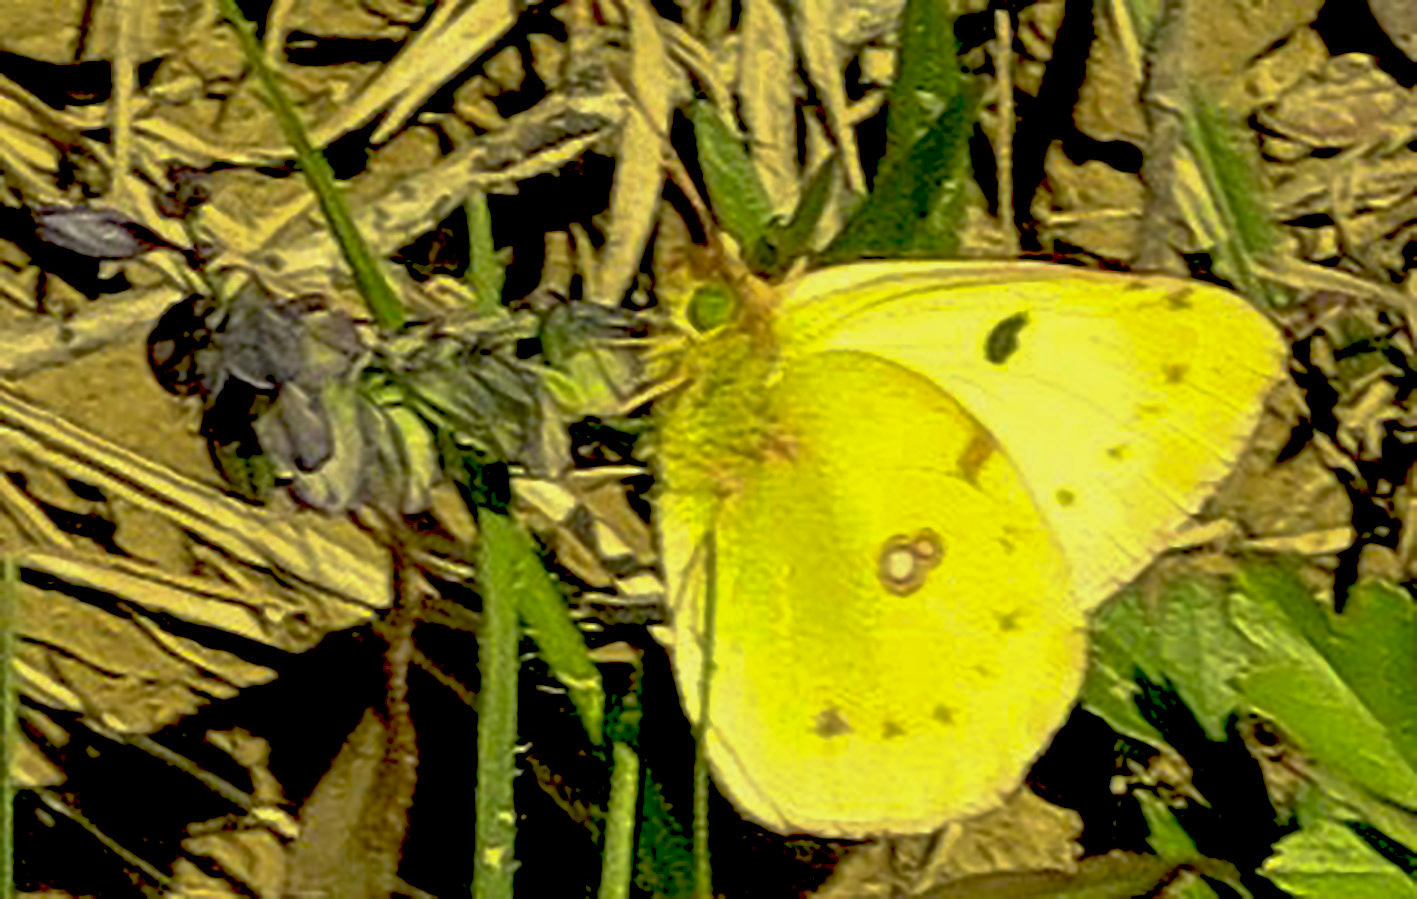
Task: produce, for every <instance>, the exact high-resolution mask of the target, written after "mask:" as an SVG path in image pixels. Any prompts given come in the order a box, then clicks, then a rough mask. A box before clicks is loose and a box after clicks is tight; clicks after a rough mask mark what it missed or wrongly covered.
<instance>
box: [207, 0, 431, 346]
mask: <svg viewBox="0 0 1417 899" xmlns="http://www.w3.org/2000/svg"><path fill="white" fill-rule="evenodd" d="M218 2H219V3H220V4H221V10H222V13H223V14H225V15H226V17H227V18H228V19H230V20H231V24H232V25H233V26H234V27H235V28H236V36H237V38H238V39H239V40H240V41H241V49H242V52H244V53H245V54H246V59H247V61H248V62H249V63H250V65H251V68H252V69H253V70H254V71H255V72H256V75H257V76H258V77H259V78H260V79H261V86H262V87H263V88H265V95H266V103H267V105H269V106H270V108H271V112H273V113H274V114H275V117H276V121H277V122H279V123H280V128H281V131H283V132H284V133H285V139H286V141H287V142H288V143H289V144H290V146H291V148H292V149H294V150H295V155H296V158H297V159H298V160H299V161H300V169H301V171H303V172H304V173H305V179H306V181H308V182H309V184H310V189H311V190H313V191H315V196H316V197H317V198H318V199H319V201H320V209H321V211H322V212H324V214H325V220H326V221H327V222H329V223H330V230H331V231H333V232H334V235H335V240H336V241H337V242H338V243H339V246H340V250H341V251H343V253H344V258H345V260H346V261H347V262H348V263H349V267H350V270H351V271H352V272H353V273H354V282H355V284H357V285H358V287H359V292H360V294H361V295H363V297H364V302H365V304H366V305H368V307H369V312H370V314H371V315H373V316H374V321H375V322H376V323H377V324H378V325H379V327H381V328H384V329H386V330H389V331H394V330H397V329H399V328H401V327H402V326H403V323H404V313H403V304H402V303H400V302H399V298H398V296H397V295H396V294H395V293H394V291H393V288H392V287H390V286H389V282H388V281H387V280H385V278H384V274H383V272H381V271H380V270H379V264H378V262H377V261H376V260H375V259H374V254H373V253H371V252H370V251H369V245H368V244H367V243H365V242H364V237H363V236H362V235H361V234H360V233H359V228H358V227H356V226H355V224H354V219H353V218H352V217H351V216H350V214H349V207H348V206H347V205H346V204H345V202H344V194H343V192H342V191H341V190H340V187H339V184H338V183H336V181H335V175H334V172H333V171H331V170H330V164H329V162H328V161H327V160H326V159H325V154H324V153H321V152H320V151H319V150H318V149H316V148H315V147H314V146H313V145H312V144H311V143H310V138H309V137H308V136H307V135H306V133H305V127H304V125H302V124H301V122H300V116H299V115H298V114H297V113H296V111H295V106H294V104H292V103H291V102H290V98H289V97H287V96H286V94H285V91H284V90H282V89H281V86H280V83H279V82H278V81H277V80H276V76H275V73H274V72H272V71H271V68H270V66H268V65H267V64H266V55H265V50H264V49H263V48H262V47H261V43H260V41H258V40H257V39H256V26H255V25H252V24H251V23H250V22H249V21H247V19H246V17H245V16H244V15H242V14H241V9H240V7H238V6H237V5H236V0H218Z"/></svg>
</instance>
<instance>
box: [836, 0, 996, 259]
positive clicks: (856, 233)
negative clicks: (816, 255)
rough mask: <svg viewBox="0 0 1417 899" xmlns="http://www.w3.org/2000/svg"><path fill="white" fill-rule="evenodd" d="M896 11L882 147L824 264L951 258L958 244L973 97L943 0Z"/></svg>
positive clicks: (913, 1)
mask: <svg viewBox="0 0 1417 899" xmlns="http://www.w3.org/2000/svg"><path fill="white" fill-rule="evenodd" d="M903 17H904V18H903V26H902V31H901V50H900V70H899V75H898V76H897V78H896V80H895V82H894V83H893V84H892V86H891V90H890V95H889V97H888V98H887V104H886V109H887V117H886V152H885V155H884V157H883V158H882V160H881V164H880V167H879V169H878V170H877V172H876V179H875V184H874V186H873V188H872V190H871V193H870V194H869V195H868V196H867V197H866V198H865V200H863V201H862V203H861V205H860V206H858V207H857V208H856V209H855V210H854V211H853V213H852V215H851V217H850V218H849V219H848V220H847V223H846V225H845V227H844V228H843V229H842V231H841V233H840V234H838V235H837V237H836V239H835V240H834V241H833V242H832V244H831V246H829V247H828V248H827V250H826V251H825V253H824V254H823V257H824V261H826V262H849V261H852V260H855V259H860V258H865V257H886V258H890V257H899V256H934V257H940V256H952V255H954V253H955V250H956V248H957V245H958V234H959V229H960V226H961V223H962V221H963V216H962V210H963V199H964V186H965V181H966V179H967V177H968V174H969V139H970V138H971V137H972V136H973V134H974V121H975V109H976V106H977V103H976V99H975V96H974V91H973V90H972V89H970V85H969V82H968V81H967V80H966V76H965V74H964V72H963V71H962V70H961V68H960V64H959V47H958V44H957V42H956V40H955V36H954V14H953V8H952V4H951V3H950V2H949V0H909V2H907V3H906V6H905V11H904V13H903Z"/></svg>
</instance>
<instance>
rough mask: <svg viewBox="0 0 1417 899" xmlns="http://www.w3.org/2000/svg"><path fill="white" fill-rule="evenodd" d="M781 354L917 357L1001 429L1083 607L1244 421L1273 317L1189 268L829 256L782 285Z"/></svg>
mask: <svg viewBox="0 0 1417 899" xmlns="http://www.w3.org/2000/svg"><path fill="white" fill-rule="evenodd" d="M780 327H781V333H782V334H783V337H784V340H785V342H786V343H787V345H788V346H789V347H790V349H789V351H788V352H789V353H801V354H811V353H816V352H820V351H822V350H824V349H838V350H856V351H860V352H864V353H871V354H874V355H877V356H880V357H881V358H884V359H888V360H891V361H893V362H896V363H898V364H900V365H903V366H905V367H906V368H909V369H911V370H912V371H915V372H918V373H920V374H921V375H923V376H925V377H926V378H928V379H930V380H931V381H933V382H934V383H935V384H938V385H939V386H940V387H941V388H942V389H944V390H945V391H947V392H948V393H949V394H950V395H952V396H954V397H955V398H957V399H958V400H959V402H960V403H961V405H963V406H964V408H966V409H967V410H969V413H970V414H971V415H973V416H974V417H975V418H977V419H978V420H979V421H980V422H981V423H982V424H983V425H984V427H985V428H987V429H988V430H989V431H990V432H991V433H993V434H994V435H995V437H996V438H997V439H998V440H999V442H1000V444H1001V445H1002V446H1003V447H1004V450H1005V451H1006V453H1007V454H1008V456H1009V457H1010V458H1011V459H1012V460H1013V462H1014V464H1015V465H1017V467H1018V469H1019V470H1020V471H1021V472H1022V473H1023V477H1024V479H1025V482H1026V483H1027V485H1028V489H1029V492H1030V494H1031V495H1032V496H1033V497H1034V500H1035V501H1036V502H1037V504H1038V506H1039V508H1040V509H1041V511H1042V513H1043V516H1044V519H1045V520H1046V521H1047V522H1048V523H1049V525H1050V527H1051V528H1052V529H1053V531H1054V533H1055V534H1056V535H1057V537H1058V540H1059V542H1060V543H1061V545H1062V547H1063V550H1064V552H1065V554H1066V555H1067V558H1068V562H1069V566H1070V569H1071V570H1072V573H1073V577H1074V589H1075V595H1076V597H1077V601H1078V602H1079V603H1080V605H1081V606H1082V607H1083V608H1091V607H1093V606H1095V605H1097V604H1098V603H1100V602H1102V601H1103V600H1105V599H1106V598H1107V597H1108V596H1110V595H1111V594H1112V593H1113V592H1115V590H1116V588H1117V587H1118V586H1120V585H1121V584H1123V583H1125V582H1127V581H1129V580H1131V579H1132V578H1133V577H1135V576H1136V574H1138V573H1139V572H1140V570H1141V569H1142V568H1143V567H1145V565H1146V564H1147V563H1148V562H1149V561H1150V559H1151V558H1152V556H1153V555H1154V554H1155V552H1156V551H1158V550H1159V549H1160V548H1162V546H1163V545H1164V543H1165V539H1166V535H1167V533H1168V532H1169V531H1170V530H1172V529H1173V528H1175V527H1176V526H1178V525H1179V524H1181V523H1182V522H1183V521H1184V520H1185V518H1186V517H1187V516H1188V515H1189V514H1190V513H1192V512H1194V511H1195V510H1196V509H1197V508H1198V507H1199V505H1200V503H1201V502H1202V501H1203V500H1204V499H1205V497H1206V496H1207V495H1208V494H1209V493H1210V492H1211V491H1212V489H1213V488H1214V486H1215V483H1216V482H1217V481H1218V480H1219V479H1220V478H1222V477H1223V476H1224V475H1225V474H1226V472H1227V471H1228V470H1229V468H1230V466H1231V464H1232V463H1233V461H1234V459H1235V457H1236V456H1237V454H1238V453H1239V451H1240V450H1241V448H1242V447H1243V445H1244V443H1245V442H1246V440H1247V439H1248V438H1249V436H1250V434H1251V433H1252V431H1253V430H1254V428H1255V426H1256V424H1257V422H1258V419H1259V416H1260V414H1261V412H1262V410H1263V402H1262V400H1263V397H1264V394H1265V393H1266V392H1267V391H1268V389H1269V388H1270V387H1271V386H1272V385H1273V384H1274V382H1275V381H1276V379H1277V378H1278V376H1279V375H1280V374H1281V373H1282V371H1283V364H1284V360H1285V358H1286V354H1285V348H1284V345H1283V343H1282V342H1281V340H1280V335H1279V334H1278V332H1277V330H1276V329H1275V328H1274V327H1273V326H1272V325H1271V324H1270V323H1269V322H1268V321H1267V320H1266V319H1265V318H1264V317H1263V316H1262V315H1260V314H1259V313H1258V312H1257V311H1255V310H1254V309H1253V308H1252V307H1251V306H1250V305H1249V304H1248V303H1246V302H1245V300H1244V299H1242V298H1241V297H1238V296H1236V295H1235V294H1232V293H1230V292H1228V291H1225V290H1221V289H1220V288H1217V287H1213V286H1210V285H1206V284H1202V283H1199V282H1195V281H1187V280H1181V279H1176V278H1168V277H1162V276H1141V275H1130V274H1112V273H1103V272H1089V271H1085V270H1080V269H1074V268H1068V267H1063V266H1054V265H1046V264H1029V263H1017V262H1009V263H988V262H983V263H974V262H883V263H863V264H857V265H849V266H838V267H835V268H831V269H826V270H823V271H822V272H819V273H815V274H813V275H809V276H807V277H806V278H805V279H803V280H802V281H799V282H798V283H797V284H795V285H793V286H792V287H791V288H790V289H789V291H788V295H787V299H786V301H785V304H784V314H783V316H782V318H781V319H780Z"/></svg>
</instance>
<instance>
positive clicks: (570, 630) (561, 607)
mask: <svg viewBox="0 0 1417 899" xmlns="http://www.w3.org/2000/svg"><path fill="white" fill-rule="evenodd" d="M480 517H491V516H490V515H486V513H483V515H482V516H480ZM504 522H506V524H505V525H503V523H504ZM499 526H505V532H504V533H503V534H502V535H501V537H500V549H501V550H502V551H504V552H507V553H510V554H512V555H513V556H514V557H515V558H514V559H513V560H512V563H513V564H515V566H516V567H515V569H514V571H515V573H516V577H517V591H516V598H517V611H518V612H519V613H520V614H521V620H522V621H523V622H524V623H525V624H526V628H527V633H528V634H529V635H530V637H531V638H532V639H533V640H535V641H536V648H537V652H538V653H539V654H540V656H541V658H542V659H543V660H544V661H545V662H546V664H547V666H548V667H550V669H551V673H552V674H554V675H555V676H556V679H557V680H559V681H560V682H561V683H562V684H564V685H565V687H566V692H567V694H568V695H569V696H570V698H571V703H572V704H573V705H574V706H575V707H576V713H577V715H579V716H580V719H581V724H582V725H584V727H585V730H586V735H587V736H589V737H590V740H591V742H592V743H595V744H596V745H600V742H601V740H602V738H603V732H604V727H605V690H604V688H603V687H602V686H601V683H600V669H598V668H596V667H595V662H593V661H591V658H590V653H589V652H588V651H587V650H586V646H585V638H584V637H583V636H581V632H580V629H579V628H577V627H576V625H575V622H573V621H572V620H571V615H570V610H569V609H568V608H567V607H566V601H565V600H564V599H563V598H562V597H561V591H560V590H558V589H557V587H556V583H555V581H553V580H552V579H551V576H550V575H549V574H547V573H546V569H545V568H544V567H543V566H542V564H541V559H540V558H539V557H538V556H537V553H536V543H535V541H534V540H532V537H531V534H529V533H527V531H526V529H525V528H523V527H521V526H520V525H517V524H515V523H514V522H512V520H511V519H510V518H503V519H502V521H501V522H499Z"/></svg>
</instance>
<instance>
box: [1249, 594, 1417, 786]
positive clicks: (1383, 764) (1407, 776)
mask: <svg viewBox="0 0 1417 899" xmlns="http://www.w3.org/2000/svg"><path fill="white" fill-rule="evenodd" d="M1242 584H1243V590H1241V591H1239V592H1237V593H1236V594H1235V595H1234V596H1232V597H1231V609H1230V611H1231V616H1232V618H1233V620H1234V622H1235V625H1236V627H1237V629H1238V630H1239V631H1240V632H1241V633H1242V634H1244V635H1245V636H1246V637H1247V638H1248V639H1249V640H1250V641H1252V642H1253V644H1254V645H1255V646H1256V647H1257V648H1258V650H1259V651H1260V653H1261V654H1262V658H1261V659H1257V660H1256V663H1255V664H1254V665H1253V667H1252V668H1251V669H1250V670H1248V671H1247V672H1246V673H1245V674H1244V675H1243V676H1242V677H1241V678H1240V679H1239V686H1240V688H1241V690H1242V691H1243V693H1244V694H1245V696H1246V697H1247V699H1248V700H1249V702H1250V704H1252V705H1253V706H1254V707H1255V708H1256V709H1257V710H1258V711H1260V712H1261V713H1262V714H1265V715H1267V716H1268V717H1270V718H1271V719H1273V720H1274V721H1276V722H1277V723H1278V724H1279V726H1280V727H1281V728H1282V729H1283V731H1284V733H1285V734H1286V735H1287V736H1288V737H1289V738H1290V739H1292V740H1293V741H1294V742H1295V743H1296V744H1297V745H1298V746H1299V747H1300V749H1301V750H1302V751H1303V752H1304V754H1305V755H1307V756H1308V757H1309V758H1311V759H1312V760H1313V761H1315V762H1317V763H1318V764H1319V765H1321V766H1323V767H1324V768H1325V769H1327V770H1328V771H1329V772H1330V773H1333V774H1336V775H1339V776H1341V777H1343V778H1344V779H1346V780H1348V781H1349V782H1351V783H1353V784H1355V785H1357V786H1359V787H1362V788H1363V789H1365V790H1367V791H1370V792H1371V793H1374V794H1376V795H1378V796H1383V797H1386V798H1388V799H1389V800H1392V801H1394V802H1397V803H1399V804H1401V805H1403V806H1406V807H1408V808H1413V807H1417V653H1414V652H1413V647H1414V646H1417V642H1414V641H1417V611H1414V609H1413V605H1412V601H1411V599H1409V598H1408V597H1407V596H1406V595H1403V594H1399V593H1397V592H1395V591H1392V590H1389V589H1386V588H1384V587H1380V586H1375V585H1363V586H1359V587H1358V588H1355V589H1354V590H1353V591H1352V593H1351V594H1350V599H1349V604H1348V607H1347V609H1346V611H1345V612H1344V613H1343V614H1342V615H1338V614H1335V613H1334V612H1332V611H1331V610H1330V609H1327V608H1325V607H1323V606H1321V605H1319V604H1318V603H1317V602H1315V601H1314V600H1313V598H1312V597H1311V596H1309V594H1308V592H1307V591H1306V590H1305V589H1304V587H1303V585H1302V583H1301V582H1299V581H1298V579H1297V578H1295V577H1293V576H1292V575H1289V574H1287V573H1286V572H1282V571H1280V570H1279V569H1277V568H1275V567H1272V566H1263V567H1255V568H1253V569H1250V570H1248V571H1246V572H1245V574H1244V575H1243V577H1242Z"/></svg>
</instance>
